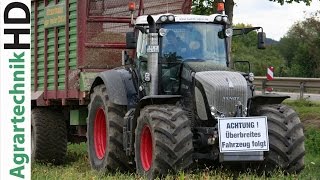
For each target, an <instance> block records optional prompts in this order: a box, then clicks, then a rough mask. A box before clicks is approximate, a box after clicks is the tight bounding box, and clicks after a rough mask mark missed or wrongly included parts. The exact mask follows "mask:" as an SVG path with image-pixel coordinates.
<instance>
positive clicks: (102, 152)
mask: <svg viewBox="0 0 320 180" xmlns="http://www.w3.org/2000/svg"><path fill="white" fill-rule="evenodd" d="M90 100H91V101H90V104H89V105H88V124H87V143H88V155H89V160H90V164H91V167H92V169H95V170H97V171H99V172H102V173H104V172H106V171H107V170H114V171H115V170H121V171H122V170H127V169H128V168H130V166H129V165H128V159H127V157H126V154H125V152H124V149H123V143H122V133H123V121H124V120H123V117H124V115H125V108H124V107H122V106H118V105H115V104H112V103H110V102H109V101H108V96H107V89H106V87H105V86H104V85H99V86H96V87H94V90H93V93H92V94H91V96H90Z"/></svg>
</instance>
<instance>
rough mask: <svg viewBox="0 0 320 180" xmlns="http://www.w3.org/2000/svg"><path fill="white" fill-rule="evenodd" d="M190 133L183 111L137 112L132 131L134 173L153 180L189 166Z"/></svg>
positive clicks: (149, 108)
mask: <svg viewBox="0 0 320 180" xmlns="http://www.w3.org/2000/svg"><path fill="white" fill-rule="evenodd" d="M192 153H193V145H192V132H191V129H190V121H189V119H188V117H187V116H186V114H185V112H184V111H183V110H182V109H181V108H179V107H176V106H172V105H152V106H146V107H145V108H143V109H142V110H141V113H140V116H139V118H138V124H137V128H136V131H135V161H136V168H137V173H138V174H140V175H143V176H147V178H148V179H153V178H155V177H157V176H164V175H166V174H168V173H169V172H177V171H179V170H183V169H186V168H187V167H189V165H191V163H192Z"/></svg>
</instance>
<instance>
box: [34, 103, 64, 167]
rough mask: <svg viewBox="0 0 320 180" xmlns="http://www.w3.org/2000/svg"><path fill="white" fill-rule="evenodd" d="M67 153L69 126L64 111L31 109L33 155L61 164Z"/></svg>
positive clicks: (39, 159)
mask: <svg viewBox="0 0 320 180" xmlns="http://www.w3.org/2000/svg"><path fill="white" fill-rule="evenodd" d="M66 153H67V126H66V121H65V119H64V116H63V114H62V112H59V111H56V110H52V109H49V108H34V109H32V111H31V157H32V159H33V160H36V161H40V162H48V163H53V164H61V163H63V162H64V160H65V157H66Z"/></svg>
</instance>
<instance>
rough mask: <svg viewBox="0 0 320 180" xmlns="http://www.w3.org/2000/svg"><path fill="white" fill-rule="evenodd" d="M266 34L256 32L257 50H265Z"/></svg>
mask: <svg viewBox="0 0 320 180" xmlns="http://www.w3.org/2000/svg"><path fill="white" fill-rule="evenodd" d="M265 42H266V33H264V32H258V49H265V48H266V45H265Z"/></svg>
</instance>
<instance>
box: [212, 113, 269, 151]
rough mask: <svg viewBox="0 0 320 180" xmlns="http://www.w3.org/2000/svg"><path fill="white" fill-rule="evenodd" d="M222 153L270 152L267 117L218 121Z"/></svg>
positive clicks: (227, 118) (234, 118)
mask: <svg viewBox="0 0 320 180" xmlns="http://www.w3.org/2000/svg"><path fill="white" fill-rule="evenodd" d="M218 127H219V146H220V152H221V153H223V152H244V151H269V138H268V124H267V117H265V116H255V117H226V118H219V119H218Z"/></svg>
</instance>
